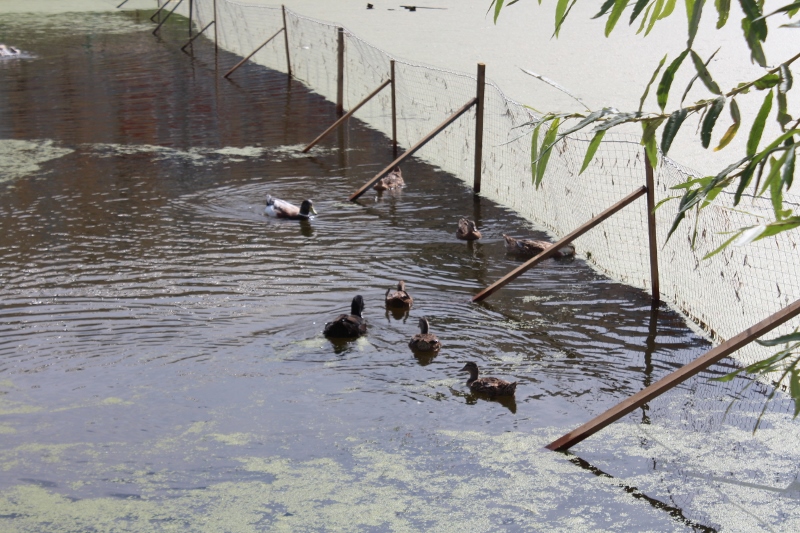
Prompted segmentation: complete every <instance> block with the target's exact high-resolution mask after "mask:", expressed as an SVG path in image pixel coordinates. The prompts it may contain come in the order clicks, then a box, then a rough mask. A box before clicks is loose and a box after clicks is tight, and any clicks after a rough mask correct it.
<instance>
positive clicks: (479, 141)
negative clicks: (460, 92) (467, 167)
mask: <svg viewBox="0 0 800 533" xmlns="http://www.w3.org/2000/svg"><path fill="white" fill-rule="evenodd" d="M485 88H486V65H485V64H484V63H478V91H477V98H478V105H477V106H475V178H474V181H473V184H472V189H473V192H474V193H475V194H478V193H479V192H481V166H482V163H483V94H484V89H485Z"/></svg>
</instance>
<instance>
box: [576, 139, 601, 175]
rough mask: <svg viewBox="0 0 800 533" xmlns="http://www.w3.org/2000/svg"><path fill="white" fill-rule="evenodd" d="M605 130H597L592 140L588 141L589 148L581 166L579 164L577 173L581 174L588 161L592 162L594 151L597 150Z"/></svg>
mask: <svg viewBox="0 0 800 533" xmlns="http://www.w3.org/2000/svg"><path fill="white" fill-rule="evenodd" d="M605 134H606V132H605V131H598V132H597V133H595V134H594V137H593V138H592V142H590V143H589V148H588V149H587V150H586V156H584V158H583V166H581V171H580V172H578V174H583V171H584V170H586V168H587V167H588V166H589V163H591V162H592V159H593V158H594V154H595V152H597V148H598V147H599V146H600V142H601V141H602V140H603V135H605Z"/></svg>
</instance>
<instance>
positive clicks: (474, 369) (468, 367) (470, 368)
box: [459, 362, 478, 379]
mask: <svg viewBox="0 0 800 533" xmlns="http://www.w3.org/2000/svg"><path fill="white" fill-rule="evenodd" d="M459 372H469V374H470V377H471V378H472V379H476V378H477V377H478V365H477V364H475V363H473V362H469V363H467V364H465V365H464V368H462V369H461V370H460V371H459Z"/></svg>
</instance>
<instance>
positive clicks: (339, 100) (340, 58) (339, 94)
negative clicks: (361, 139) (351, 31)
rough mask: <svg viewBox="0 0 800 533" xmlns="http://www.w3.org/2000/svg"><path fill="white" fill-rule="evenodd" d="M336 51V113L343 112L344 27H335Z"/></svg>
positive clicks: (340, 114) (340, 113)
mask: <svg viewBox="0 0 800 533" xmlns="http://www.w3.org/2000/svg"><path fill="white" fill-rule="evenodd" d="M336 33H337V41H338V46H337V53H336V114H337V115H339V116H342V113H344V28H337V31H336Z"/></svg>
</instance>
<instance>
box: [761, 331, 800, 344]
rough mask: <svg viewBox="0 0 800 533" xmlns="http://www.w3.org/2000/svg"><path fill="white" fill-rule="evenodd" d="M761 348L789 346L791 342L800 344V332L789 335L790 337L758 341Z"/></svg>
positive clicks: (783, 336)
mask: <svg viewBox="0 0 800 533" xmlns="http://www.w3.org/2000/svg"><path fill="white" fill-rule="evenodd" d="M756 342H757V343H758V344H760V345H761V346H778V345H779V344H789V343H790V342H800V332H797V331H795V332H794V333H789V334H788V335H781V336H780V337H777V338H775V339H770V340H766V341H758V340H757V341H756Z"/></svg>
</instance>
